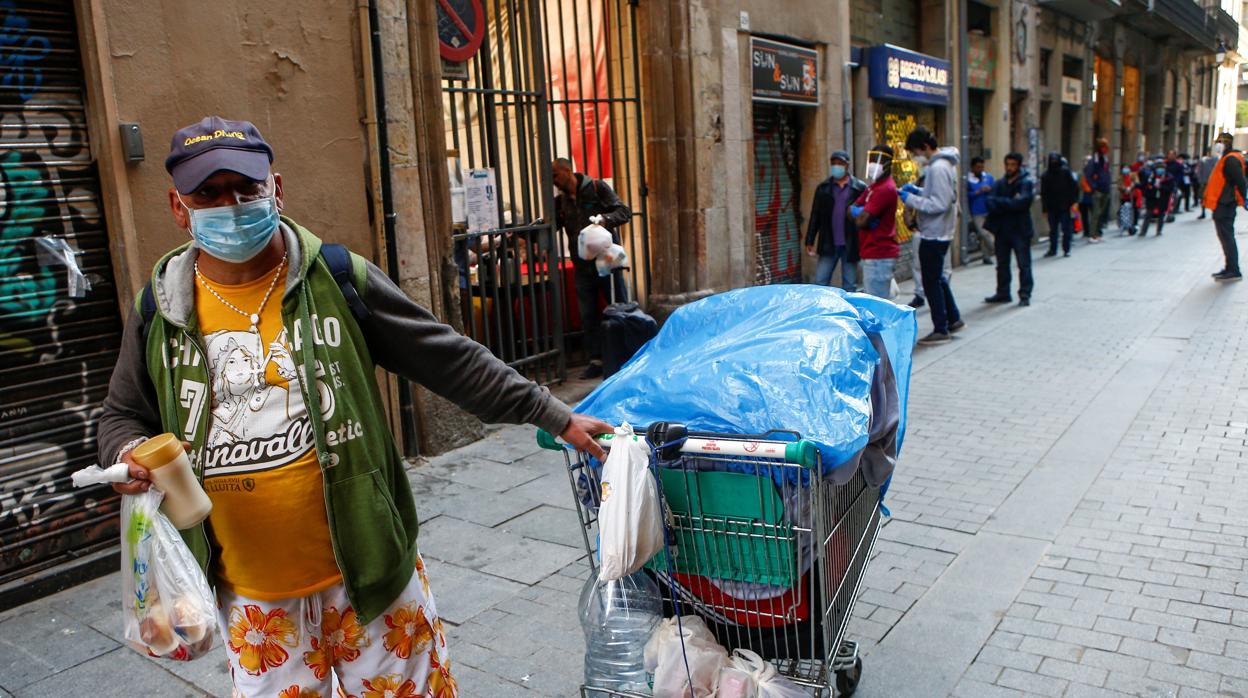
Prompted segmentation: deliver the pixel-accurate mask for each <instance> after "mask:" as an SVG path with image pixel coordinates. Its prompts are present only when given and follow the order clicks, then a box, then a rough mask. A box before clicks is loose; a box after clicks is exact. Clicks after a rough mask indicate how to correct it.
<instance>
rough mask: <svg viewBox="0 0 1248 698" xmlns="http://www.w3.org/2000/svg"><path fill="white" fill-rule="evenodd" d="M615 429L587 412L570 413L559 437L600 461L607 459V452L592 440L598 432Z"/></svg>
mask: <svg viewBox="0 0 1248 698" xmlns="http://www.w3.org/2000/svg"><path fill="white" fill-rule="evenodd" d="M614 432H615V429H613V428H612V427H611V425H610V424H607V423H606V422H604V421H602V420H601V419H598V418H597V417H590V416H589V415H587V414H576V413H575V412H574V413H573V414H572V418H571V419H569V420H568V426H566V427H564V428H563V433H562V434H560V435H559V438H561V439H563V440H564V442H566V443H570V444H572V445H573V446H575V447H576V450H578V451H584V452H586V453H588V454H589V455H591V456H593V457H594V458H597V459H598V460H600V461H603V460H606V459H607V452H606V451H604V450H602V446H599V445H598V442H596V441H594V437H595V436H598V435H599V434H611V433H614Z"/></svg>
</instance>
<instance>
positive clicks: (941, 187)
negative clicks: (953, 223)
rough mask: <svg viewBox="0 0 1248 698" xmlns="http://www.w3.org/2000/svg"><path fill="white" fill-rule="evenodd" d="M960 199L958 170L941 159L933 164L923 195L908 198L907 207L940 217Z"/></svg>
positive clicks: (917, 194)
mask: <svg viewBox="0 0 1248 698" xmlns="http://www.w3.org/2000/svg"><path fill="white" fill-rule="evenodd" d="M957 198H958V178H957V170H956V169H955V168H954V166H953V165H952V164H951V163H949V162H947V161H945V160H943V159H941V160H935V161H933V162H932V166H931V167H929V168H928V172H927V179H926V181H925V182H924V183H923V191H922V193H916V194H911V195H910V196H908V197H906V205H907V206H909V207H910V208H913V209H914V210H916V211H918V212H919V213H926V214H929V215H939V214H942V213H944V212H945V211H948V210H949V209H950V208H951V207H952V206H953V204H954V202H955V201H957Z"/></svg>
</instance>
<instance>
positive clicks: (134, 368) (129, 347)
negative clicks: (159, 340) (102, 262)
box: [95, 307, 165, 467]
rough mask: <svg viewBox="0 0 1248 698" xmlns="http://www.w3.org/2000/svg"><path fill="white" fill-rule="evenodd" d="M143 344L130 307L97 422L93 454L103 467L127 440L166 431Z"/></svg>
mask: <svg viewBox="0 0 1248 698" xmlns="http://www.w3.org/2000/svg"><path fill="white" fill-rule="evenodd" d="M144 344H145V342H144V340H143V327H142V322H141V320H140V317H139V313H138V312H137V311H136V310H135V309H134V308H133V307H132V308H130V315H129V317H127V318H126V327H125V329H124V330H122V335H121V350H120V352H119V353H118V356H117V365H116V366H115V367H113V376H112V378H111V379H109V381H108V395H106V396H105V397H104V405H103V411H102V412H101V413H100V419H99V421H98V422H97V423H96V432H95V436H96V457H98V458H99V459H100V465H103V466H104V467H108V466H110V465H112V464H113V463H116V462H117V453H118V451H120V450H121V447H122V446H125V445H126V444H127V443H129V442H131V441H133V440H134V439H137V438H139V437H149V436H155V435H157V434H159V433H161V432H163V431H165V429H164V427H162V426H161V423H160V412H159V410H160V408H159V407H158V404H159V403H158V402H157V401H156V388H155V386H153V385H152V379H151V377H150V376H148V374H147V359H146V357H145V353H146V352H145V351H144Z"/></svg>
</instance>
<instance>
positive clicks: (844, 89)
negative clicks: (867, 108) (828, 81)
mask: <svg viewBox="0 0 1248 698" xmlns="http://www.w3.org/2000/svg"><path fill="white" fill-rule="evenodd" d="M855 67H857V66H856V64H854V63H849V62H846V63H845V65H843V66H841V137H842V138H843V139H844V143H845V150H847V151H849V153H850V154H851V157H852V156H853V153H854V94H853V81H852V80H851V79H850V71H851V70H853V69H854V68H855Z"/></svg>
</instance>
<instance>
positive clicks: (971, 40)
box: [966, 34, 997, 90]
mask: <svg viewBox="0 0 1248 698" xmlns="http://www.w3.org/2000/svg"><path fill="white" fill-rule="evenodd" d="M996 74H997V44H996V42H994V41H993V40H992V37H990V36H984V35H983V34H969V35H967V37H966V85H967V87H971V88H973V89H976V90H991V89H992V88H993V82H994V80H993V78H995V77H996Z"/></svg>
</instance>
